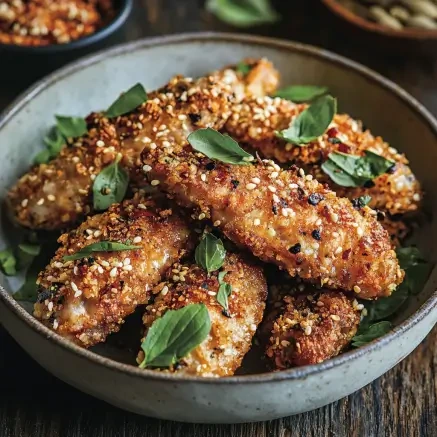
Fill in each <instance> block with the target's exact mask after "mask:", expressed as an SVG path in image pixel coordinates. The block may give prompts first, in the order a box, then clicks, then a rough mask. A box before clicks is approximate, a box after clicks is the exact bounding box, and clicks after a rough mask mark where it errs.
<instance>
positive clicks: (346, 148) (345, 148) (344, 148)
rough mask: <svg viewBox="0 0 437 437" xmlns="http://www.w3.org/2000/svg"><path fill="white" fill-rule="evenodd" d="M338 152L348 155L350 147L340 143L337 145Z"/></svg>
mask: <svg viewBox="0 0 437 437" xmlns="http://www.w3.org/2000/svg"><path fill="white" fill-rule="evenodd" d="M338 151H339V152H342V153H349V151H350V147H349V146H348V145H347V144H344V143H340V144H339V145H338Z"/></svg>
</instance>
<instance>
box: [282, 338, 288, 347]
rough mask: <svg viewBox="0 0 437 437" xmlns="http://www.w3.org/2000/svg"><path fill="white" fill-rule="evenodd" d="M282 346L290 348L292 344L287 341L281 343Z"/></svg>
mask: <svg viewBox="0 0 437 437" xmlns="http://www.w3.org/2000/svg"><path fill="white" fill-rule="evenodd" d="M281 346H284V347H288V346H290V342H289V341H287V340H282V341H281Z"/></svg>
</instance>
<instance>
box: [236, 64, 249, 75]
mask: <svg viewBox="0 0 437 437" xmlns="http://www.w3.org/2000/svg"><path fill="white" fill-rule="evenodd" d="M235 70H236V71H237V73H241V74H242V75H243V76H246V75H248V74H249V73H250V72H251V70H252V67H251V66H250V65H248V64H246V63H245V62H243V61H241V62H239V63H238V64H237V66H236V67H235Z"/></svg>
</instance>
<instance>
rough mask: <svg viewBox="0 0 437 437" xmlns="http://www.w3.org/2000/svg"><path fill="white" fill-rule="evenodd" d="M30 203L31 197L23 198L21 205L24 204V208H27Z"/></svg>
mask: <svg viewBox="0 0 437 437" xmlns="http://www.w3.org/2000/svg"><path fill="white" fill-rule="evenodd" d="M28 203H29V199H23V200H22V201H21V206H22V207H23V208H26V206H27V204H28Z"/></svg>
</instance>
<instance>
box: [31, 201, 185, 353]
mask: <svg viewBox="0 0 437 437" xmlns="http://www.w3.org/2000/svg"><path fill="white" fill-rule="evenodd" d="M189 235H190V230H189V226H188V224H187V222H186V221H185V220H184V218H183V217H182V216H180V215H179V214H176V213H175V212H174V211H172V210H171V209H167V208H166V206H161V205H159V204H157V203H156V202H155V201H154V200H152V199H147V198H142V197H140V196H137V197H135V199H134V200H126V201H124V202H123V203H122V204H117V205H113V206H112V207H111V208H110V209H109V210H108V211H106V212H104V213H103V214H99V215H95V216H91V217H89V218H88V219H87V220H86V221H85V222H84V223H82V224H81V225H80V226H79V227H78V228H77V229H75V230H73V231H71V232H70V233H68V234H63V235H62V236H61V237H60V238H59V240H58V241H59V243H60V244H61V247H60V248H59V249H58V251H57V252H56V254H55V256H54V257H53V259H52V260H51V262H50V264H49V265H48V266H47V267H46V269H45V270H44V271H42V272H41V273H40V275H39V278H38V281H37V283H38V285H39V294H38V299H37V303H36V304H35V307H34V315H35V317H36V318H38V319H39V320H41V321H43V323H45V324H46V325H47V326H48V327H50V328H52V329H54V330H55V331H56V332H57V333H58V334H60V335H62V336H63V337H66V338H68V339H70V340H72V341H74V342H75V343H77V344H78V345H80V346H83V347H89V346H92V345H94V344H96V343H99V342H102V341H105V339H106V336H107V335H108V334H110V333H112V332H116V331H118V330H119V328H120V325H121V324H122V323H123V321H124V318H125V317H126V316H127V315H129V314H131V313H132V312H133V311H134V310H135V308H136V307H137V305H139V304H145V303H147V302H148V301H149V298H150V296H151V290H152V287H153V286H155V285H156V284H157V283H158V282H159V281H161V275H163V274H164V272H165V271H166V270H167V269H168V268H169V267H170V266H171V265H172V264H173V263H174V262H176V261H178V260H179V258H180V257H181V256H182V255H183V254H184V253H185V252H186V251H187V250H189V249H190V248H191V243H190V238H189ZM101 241H115V242H119V243H125V244H130V245H134V246H138V247H139V249H135V250H125V251H119V252H96V253H92V254H91V255H89V256H86V257H84V258H82V259H78V260H75V261H65V260H64V259H63V257H64V256H67V255H72V254H74V253H76V252H78V251H79V250H80V249H82V248H84V247H85V246H88V245H90V244H92V243H97V242H101Z"/></svg>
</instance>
